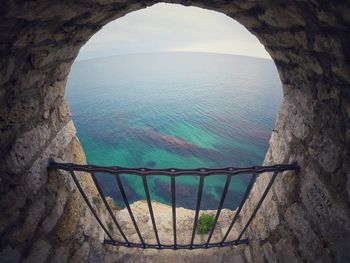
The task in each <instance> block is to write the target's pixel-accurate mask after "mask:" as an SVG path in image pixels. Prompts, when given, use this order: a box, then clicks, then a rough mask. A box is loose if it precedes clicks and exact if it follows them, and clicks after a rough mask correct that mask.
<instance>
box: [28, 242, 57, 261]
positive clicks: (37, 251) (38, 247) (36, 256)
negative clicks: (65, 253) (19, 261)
mask: <svg viewBox="0 0 350 263" xmlns="http://www.w3.org/2000/svg"><path fill="white" fill-rule="evenodd" d="M51 250H52V247H51V245H50V244H49V243H48V242H47V241H45V240H38V241H36V242H35V243H34V244H33V246H32V248H31V249H30V253H29V256H28V257H27V258H26V259H24V260H23V263H32V262H35V263H45V262H46V260H47V258H48V257H49V255H50V253H51Z"/></svg>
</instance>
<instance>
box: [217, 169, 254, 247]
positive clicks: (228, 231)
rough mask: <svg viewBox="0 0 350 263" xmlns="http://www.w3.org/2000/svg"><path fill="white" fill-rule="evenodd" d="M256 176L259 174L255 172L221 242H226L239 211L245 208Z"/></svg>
mask: <svg viewBox="0 0 350 263" xmlns="http://www.w3.org/2000/svg"><path fill="white" fill-rule="evenodd" d="M256 176H257V174H256V173H254V174H253V175H252V177H251V178H250V181H249V184H248V187H247V189H246V191H245V193H244V196H243V198H242V200H241V203H240V205H239V207H238V209H237V211H236V214H235V216H234V217H233V219H232V221H231V224H230V226H229V227H228V229H227V231H226V234H225V235H224V238H223V239H222V241H221V244H223V243H224V242H225V240H226V238H227V237H228V235H229V234H230V232H231V229H232V227H233V225H234V224H235V223H236V221H237V219H238V216H239V213H240V212H241V210H242V208H243V205H244V203H245V201H246V200H247V198H248V196H249V194H250V191H251V190H252V188H253V184H254V182H255V179H256Z"/></svg>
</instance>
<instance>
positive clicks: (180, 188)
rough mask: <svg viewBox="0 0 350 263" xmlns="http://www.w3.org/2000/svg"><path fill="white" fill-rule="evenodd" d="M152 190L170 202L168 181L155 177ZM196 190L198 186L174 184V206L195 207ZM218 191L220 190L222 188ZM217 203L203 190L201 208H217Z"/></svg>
mask: <svg viewBox="0 0 350 263" xmlns="http://www.w3.org/2000/svg"><path fill="white" fill-rule="evenodd" d="M219 188H220V187H219ZM152 191H153V192H154V193H155V194H156V195H157V196H160V197H162V198H163V199H164V200H167V201H168V204H171V199H170V193H171V188H170V183H168V182H163V181H161V180H159V179H155V181H154V187H153V188H152ZM197 191H198V187H196V186H191V185H187V184H176V206H177V207H184V208H187V209H195V208H196V201H197ZM219 191H222V189H221V190H219ZM218 204H219V201H218V200H216V198H215V197H214V196H212V195H211V194H207V193H205V191H204V192H203V194H202V202H201V209H204V210H208V209H210V210H213V209H217V207H218Z"/></svg>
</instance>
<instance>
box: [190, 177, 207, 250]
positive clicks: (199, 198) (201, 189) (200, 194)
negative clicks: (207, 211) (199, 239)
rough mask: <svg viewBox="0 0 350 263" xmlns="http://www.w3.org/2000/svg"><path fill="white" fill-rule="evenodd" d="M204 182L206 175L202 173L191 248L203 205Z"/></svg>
mask: <svg viewBox="0 0 350 263" xmlns="http://www.w3.org/2000/svg"><path fill="white" fill-rule="evenodd" d="M203 184H204V176H203V175H201V176H200V180H199V186H198V195H197V205H196V214H195V217H194V223H193V230H192V237H191V245H190V248H193V241H194V237H195V235H196V228H197V223H198V215H199V209H200V206H201V199H202V193H203Z"/></svg>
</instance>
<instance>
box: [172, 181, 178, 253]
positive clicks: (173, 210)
mask: <svg viewBox="0 0 350 263" xmlns="http://www.w3.org/2000/svg"><path fill="white" fill-rule="evenodd" d="M175 186H176V184H175V176H171V205H172V212H173V234H174V249H177V237H176V188H175Z"/></svg>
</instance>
